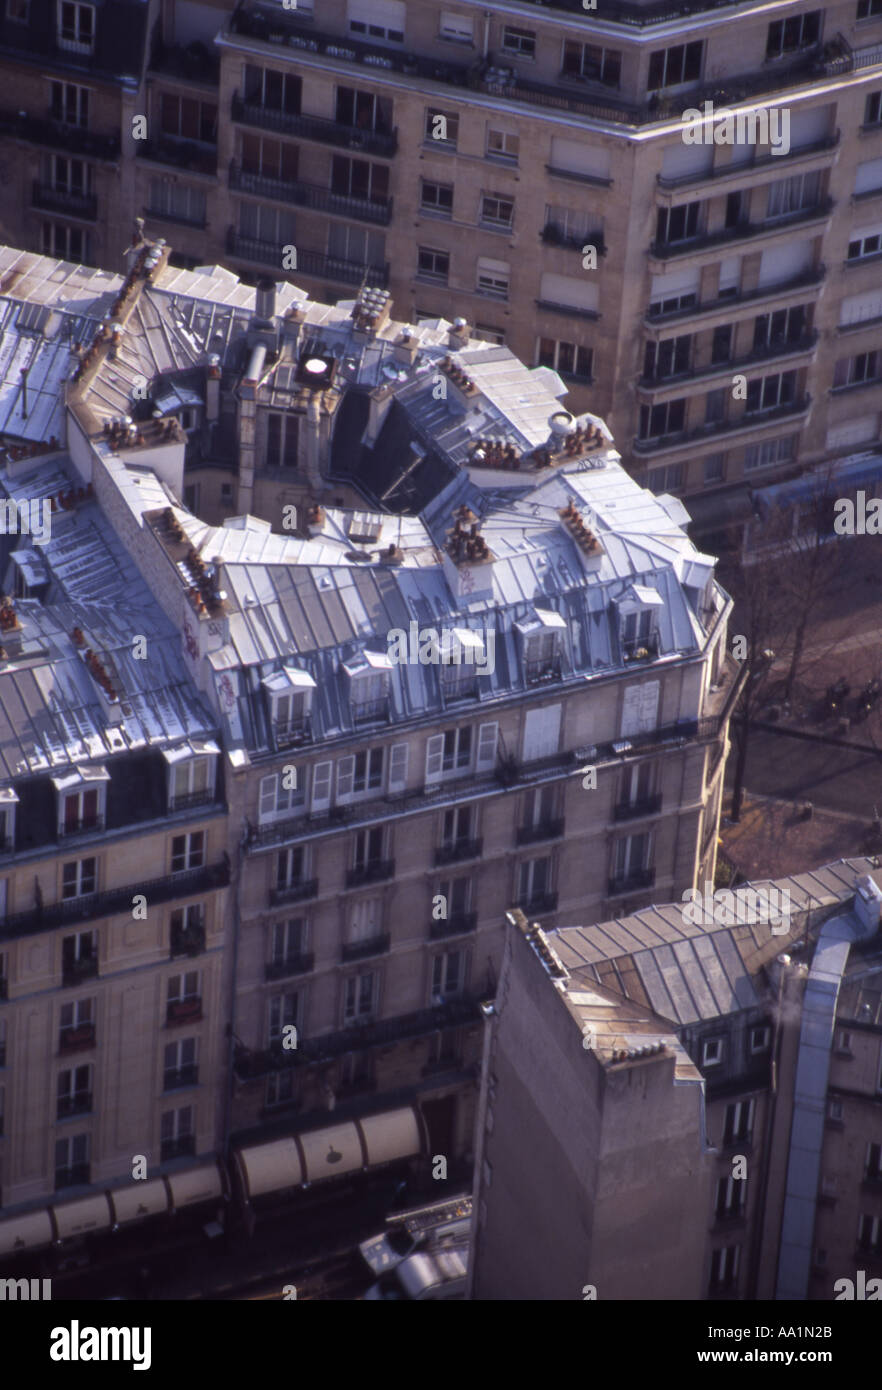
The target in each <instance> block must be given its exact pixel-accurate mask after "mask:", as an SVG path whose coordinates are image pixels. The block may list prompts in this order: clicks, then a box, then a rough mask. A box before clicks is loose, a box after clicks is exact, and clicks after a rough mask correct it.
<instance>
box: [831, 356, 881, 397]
mask: <svg viewBox="0 0 882 1390" xmlns="http://www.w3.org/2000/svg"><path fill="white" fill-rule="evenodd" d="M880 376H882V353H880V352H877V351H875V349H874V350H873V351H872V352H858V353H856V354H855V355H854V357H840V358H839V359H838V361H837V362H836V365H835V367H834V368H833V385H834V387H839V388H842V387H845V386H861V385H863V384H864V383H865V382H868V381H878V380H879V378H880Z"/></svg>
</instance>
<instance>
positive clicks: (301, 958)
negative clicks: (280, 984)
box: [264, 951, 315, 980]
mask: <svg viewBox="0 0 882 1390" xmlns="http://www.w3.org/2000/svg"><path fill="white" fill-rule="evenodd" d="M314 965H315V956H314V954H313V953H312V951H306V952H302V953H301V954H300V955H297V956H285V958H284V959H283V960H271V961H268V962H267V964H266V966H265V967H264V978H265V979H267V980H286V979H288V977H289V976H291V975H308V974H309V972H310V970H312V968H313V966H314Z"/></svg>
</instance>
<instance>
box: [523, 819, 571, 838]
mask: <svg viewBox="0 0 882 1390" xmlns="http://www.w3.org/2000/svg"><path fill="white" fill-rule="evenodd" d="M563 833H564V819H563V817H562V816H561V817H559V818H558V819H557V820H544V821H540V822H539V824H538V825H519V826H518V828H517V831H516V834H515V842H516V843H517V844H519V845H537V844H539V843H540V842H541V841H542V840H559V839H560V837H561V835H562V834H563Z"/></svg>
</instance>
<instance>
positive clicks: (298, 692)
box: [261, 666, 316, 748]
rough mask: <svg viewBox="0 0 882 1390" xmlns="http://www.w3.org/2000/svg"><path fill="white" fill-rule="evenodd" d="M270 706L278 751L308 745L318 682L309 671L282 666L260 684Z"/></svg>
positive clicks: (270, 716) (273, 732) (271, 721)
mask: <svg viewBox="0 0 882 1390" xmlns="http://www.w3.org/2000/svg"><path fill="white" fill-rule="evenodd" d="M261 684H262V685H263V688H264V690H265V691H266V694H267V700H268V703H269V718H270V725H271V727H272V734H273V740H274V742H275V745H276V747H277V748H290V747H291V746H292V745H293V744H297V743H305V742H306V741H307V740H308V739H309V737H310V715H311V711H312V698H313V691H314V690H315V688H316V686H315V681H314V680H313V678H312V676H311V675H310V674H309V672H308V671H299V670H297V669H295V668H294V667H293V666H283V667H282V669H281V670H280V671H273V673H272V675H271V676H265V677H264V679H263V681H262V682H261Z"/></svg>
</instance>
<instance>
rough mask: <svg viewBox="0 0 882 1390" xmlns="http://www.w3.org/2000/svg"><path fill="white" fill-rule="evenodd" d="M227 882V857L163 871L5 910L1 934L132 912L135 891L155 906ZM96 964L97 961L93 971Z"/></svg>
mask: <svg viewBox="0 0 882 1390" xmlns="http://www.w3.org/2000/svg"><path fill="white" fill-rule="evenodd" d="M229 882H230V865H229V861H228V860H223V861H222V862H221V863H219V864H210V865H207V866H205V867H203V868H201V869H182V870H181V871H180V872H179V873H174V874H166V875H165V877H164V878H153V879H147V880H146V881H145V882H143V883H132V884H129V885H128V886H126V887H124V888H110V889H108V890H107V891H106V892H104V893H84V894H82V895H81V896H80V897H77V898H65V899H63V900H62V901H61V902H56V903H48V904H42V905H41V904H37V905H35V906H34V907H33V908H30V909H29V910H28V911H27V912H12V913H8V914H7V916H6V917H4V918H3V919H2V920H0V935H5V936H26V935H27V934H28V933H30V932H37V931H50V930H51V929H52V928H53V927H61V926H65V925H66V924H67V923H68V922H85V921H90V920H91V921H95V920H96V919H98V918H101V917H113V916H116V915H118V914H119V913H128V914H129V916H131V911H132V898H133V897H135V896H136V895H137V894H143V895H144V897H145V898H146V899H147V901H148V902H149V903H150V904H151V905H152V906H156V905H157V904H159V903H167V902H173V901H174V900H175V899H176V898H187V897H191V896H194V895H195V894H197V893H209V892H212V891H213V890H214V889H217V888H226V887H227V885H228V884H229ZM97 968H98V967H97V963H96V964H95V973H97Z"/></svg>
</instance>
